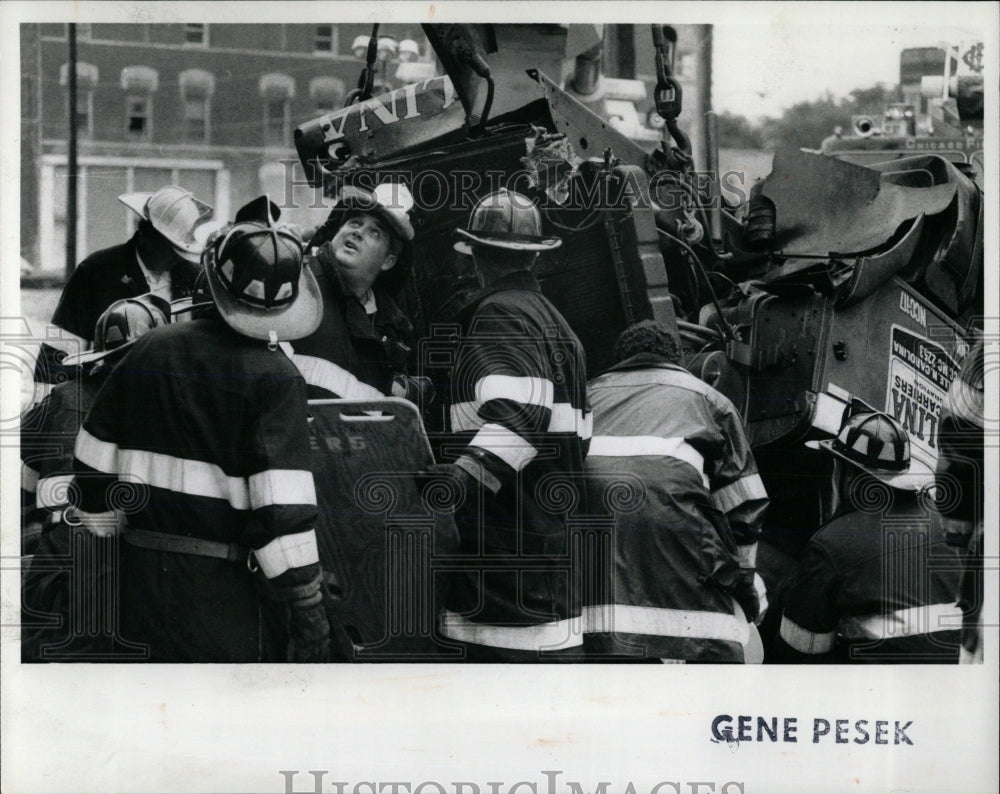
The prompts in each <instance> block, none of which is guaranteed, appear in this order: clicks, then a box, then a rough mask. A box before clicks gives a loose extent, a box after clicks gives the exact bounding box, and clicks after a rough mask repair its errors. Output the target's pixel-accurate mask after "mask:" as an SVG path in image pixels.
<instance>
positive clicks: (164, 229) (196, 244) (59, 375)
mask: <svg viewBox="0 0 1000 794" xmlns="http://www.w3.org/2000/svg"><path fill="white" fill-rule="evenodd" d="M118 200H119V201H120V202H122V204H124V205H125V206H126V207H128V208H129V209H130V210H132V211H133V212H134V213H135V214H136V215H138V216H139V224H138V228H137V229H136V231H135V234H133V235H132V237H131V239H129V240H128V241H127V242H125V243H123V244H121V245H116V246H112V247H111V248H105V249H103V250H100V251H96V252H94V253H93V254H91V255H90V256H88V257H87V258H86V259H84V260H83V261H82V262H81V263H80V264H79V265H78V266H77V268H76V270H74V271H73V274H72V275H71V276H70V277H69V281H67V282H66V286H65V287H64V288H63V292H62V295H61V296H60V298H59V303H58V305H57V306H56V310H55V312H54V313H53V315H52V324H53V325H55V326H57V327H59V328H61V329H62V331H63V335H64V338H66V337H68V338H69V339H71V340H74V341H75V343H76V344H77V345H79V346H80V347H81V348H84V349H85V348H89V347H90V346H91V344H92V342H93V340H92V339H91V333H92V332H93V330H94V324H95V323H96V322H97V318H98V317H100V316H101V314H102V312H104V310H105V309H107V308H108V306H110V305H111V304H112V303H114V302H115V301H116V300H122V299H124V298H134V297H136V296H138V295H142V294H145V293H151V294H153V295H157V296H158V297H161V298H163V299H164V300H166V301H170V300H174V299H177V298H181V297H184V296H186V295H189V294H190V292H191V288H192V285H193V283H194V278H195V276H196V275H197V273H198V265H199V262H200V256H201V251H202V248H203V247H204V240H203V239H202V237H203V234H204V232H206V231H207V226H205V224H206V223H208V221H209V219H210V218H211V216H212V208H211V206H209V205H208V204H205V203H204V202H202V201H199V200H198V199H197V198H195V197H194V195H193V194H191V193H190V192H188V191H187V190H184V188H181V187H177V186H176V185H167V186H166V187H162V188H160V189H159V190H157V191H156V192H155V193H126V194H125V195H122V196H119V197H118ZM202 227H204V228H202ZM64 355H65V354H64V353H63V352H62V351H60V350H57V349H56V348H55V347H53V346H51V345H48V344H45V343H43V344H42V346H41V350H40V352H39V357H38V361H37V363H36V366H35V380H36V381H37V382H39V383H58V382H60V381H61V380H63V379H65V378H67V377H75V370H74V368H73V367H62V366H61V365H60V362H61V360H62V358H63V357H64Z"/></svg>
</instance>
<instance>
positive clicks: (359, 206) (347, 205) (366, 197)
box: [331, 182, 414, 242]
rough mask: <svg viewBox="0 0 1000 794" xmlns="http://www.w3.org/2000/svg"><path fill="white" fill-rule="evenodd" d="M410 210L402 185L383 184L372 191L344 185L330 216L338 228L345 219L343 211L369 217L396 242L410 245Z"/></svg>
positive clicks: (409, 196) (407, 189)
mask: <svg viewBox="0 0 1000 794" xmlns="http://www.w3.org/2000/svg"><path fill="white" fill-rule="evenodd" d="M412 209H413V196H412V195H411V194H410V190H409V188H407V187H406V185H404V184H403V183H402V182H399V183H396V182H383V183H382V184H381V185H379V186H378V187H376V188H375V189H374V190H362V189H361V188H358V187H354V186H352V185H347V186H346V187H345V188H344V189H343V191H342V192H341V194H340V199H339V201H338V202H337V205H336V206H335V207H334V212H333V213H331V215H332V216H333V217H334V218H335V219H336V223H337V227H338V228H339V227H340V225H341V224H342V223H343V222H344V220H345V219H346V217H347V216H346V214H345V213H343V210H358V211H360V212H367V213H371V214H372V215H375V216H377V217H379V218H381V219H382V220H383V221H385V223H386V224H388V226H389V230H390V231H391V232H392V233H393V234H394V235H396V237H398V238H399V239H400V240H403V241H404V242H410V241H411V240H412V239H413V236H414V232H413V224H411V223H410V214H409V213H410V210H412ZM335 213H339V214H335Z"/></svg>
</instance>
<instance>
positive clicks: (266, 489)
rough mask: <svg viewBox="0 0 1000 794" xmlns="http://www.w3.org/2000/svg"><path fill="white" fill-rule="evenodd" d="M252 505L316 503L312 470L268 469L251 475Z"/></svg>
mask: <svg viewBox="0 0 1000 794" xmlns="http://www.w3.org/2000/svg"><path fill="white" fill-rule="evenodd" d="M249 485H250V507H251V508H252V509H254V510H257V509H258V508H260V507H267V506H268V505H314V504H316V485H315V483H314V482H313V475H312V472H311V471H300V470H297V469H268V470H267V471H262V472H260V473H259V474H254V475H252V476H251V477H250V480H249Z"/></svg>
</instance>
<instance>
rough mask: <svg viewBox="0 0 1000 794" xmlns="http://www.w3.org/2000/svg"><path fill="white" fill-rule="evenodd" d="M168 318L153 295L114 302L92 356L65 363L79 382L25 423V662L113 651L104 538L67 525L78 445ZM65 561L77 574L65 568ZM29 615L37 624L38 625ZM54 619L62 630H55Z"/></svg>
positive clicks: (65, 386) (58, 391)
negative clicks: (123, 370) (100, 401)
mask: <svg viewBox="0 0 1000 794" xmlns="http://www.w3.org/2000/svg"><path fill="white" fill-rule="evenodd" d="M169 314H170V307H169V305H168V304H167V303H166V302H165V301H162V300H160V299H158V298H156V297H155V296H152V295H144V296H141V297H139V298H126V299H124V300H119V301H115V302H114V303H112V304H111V306H109V307H108V308H107V309H106V310H105V311H104V313H103V314H102V315H101V316H100V318H98V320H97V324H96V326H95V328H94V330H93V339H94V350H92V351H90V352H86V353H76V354H73V355H70V356H67V357H66V359H65V360H64V362H63V365H64V366H66V367H81V368H82V375H81V376H80V377H79V378H78V379H76V380H73V381H68V382H65V383H62V384H59V385H58V386H56V387H55V388H54V389H53V390H52V391H51V392H49V394H48V395H47V396H46V397H45V399H43V400H42V401H41V402H40V403H38V404H37V405H35V406H34V407H33V408H32V409H31V410H30V411H29V412H28V413H27V414H25V416H24V418H23V420H22V422H21V471H22V475H21V488H22V490H21V516H22V522H23V526H24V528H25V531H24V534H23V535H22V540H23V543H22V554H24V555H33V556H32V558H31V561H30V563H29V566H28V569H27V570H26V571H25V575H24V584H23V589H24V601H23V603H24V605H25V607H26V610H27V611H26V617H28V618H29V619H26V620H23V621H22V626H23V628H22V635H21V636H22V650H23V655H22V659H23V660H24V661H32V660H38V659H41V658H43V646H46V645H48V646H50V649H51V650H52V651H57V652H58V656H60V657H62V658H67V657H73V658H84V659H86V658H91V657H92V656H93V655H94V654H101V653H107V652H109V651H110V650H111V648H112V646H111V644H110V643H111V640H112V638H113V630H114V627H113V626H106V625H103V626H102V625H97V626H96V628H97V630H96V631H95V630H94V629H95V625H94V624H95V623H97V622H99V618H97V617H96V616H95V614H94V607H95V605H96V604H97V603H98V600H97V599H96V598H95V593H97V592H98V584H97V582H98V579H99V577H100V576H101V574H102V573H103V571H102V570H99V567H100V566H99V565H98V561H100V560H104V559H106V558H107V555H108V551H109V549H108V548H107V544H106V543H104V542H103V541H102V539H99V538H91V537H88V535H89V533H87V532H80V531H79V530H76V529H74V528H71V527H69V526H68V525H67V524H66V523H65V522H64V521H63V512H64V510H65V508H66V507H67V506H68V488H67V486H68V485H69V482H70V480H71V479H72V477H73V445H74V443H75V442H76V436H77V433H78V432H79V430H80V426H81V425H82V424H83V419H84V417H85V416H86V415H87V412H88V411H89V410H90V408H91V406H92V405H93V404H94V399H95V398H96V396H97V393H98V391H99V390H100V388H101V386H102V385H103V383H104V381H105V378H106V376H107V374H108V372H110V371H111V367H112V366H113V365H114V363H115V362H116V361H117V360H118V359H120V358H121V357H122V355H124V353H125V351H126V350H127V349H128V348H129V347H130V346H131V345H132V343H133V342H135V340H137V339H138V338H139V337H140V336H142V335H143V334H145V333H146V332H147V331H150V330H152V329H153V328H158V327H160V326H163V325H166V324H167V323H168V321H169ZM67 560H70V561H71V564H72V569H69V568H67V567H66V566H65V564H64V563H65V561H67ZM71 588H72V589H71ZM82 610H90V611H88V612H86V613H85V612H83V611H82ZM30 613H34V618H37V619H38V620H37V624H36V625H34V626H32V624H33V622H35V621H34V620H33V619H32V618H31V615H30ZM43 615H44V616H45V617H44V618H42V616H43ZM54 616H58V617H59V624H58V625H52V619H53V617H54ZM71 621H72V623H71ZM33 629H34V630H33Z"/></svg>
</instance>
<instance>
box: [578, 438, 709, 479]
mask: <svg viewBox="0 0 1000 794" xmlns="http://www.w3.org/2000/svg"><path fill="white" fill-rule="evenodd" d="M644 455H648V456H662V457H667V458H675V459H676V460H682V461H684V462H685V463H687V464H689V465H691V466H693V467H694V468H695V469H696V470H697V471H698V474H699V475H701V480H702V483H703V484H704V485H705V487H706V488H707V487H708V477H707V476H706V475H705V458H704V457H702V455H701V453H700V452H698V450H696V449H695V448H694V447H692V446H691V445H690V444H689V443H688V442H687V441H685V440H684V439H683V438H679V437H678V438H661V437H659V436H594V437H593V438H592V439H591V441H590V451H589V452H588V453H587V456H588V457H591V458H593V457H615V458H628V457H637V456H644Z"/></svg>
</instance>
